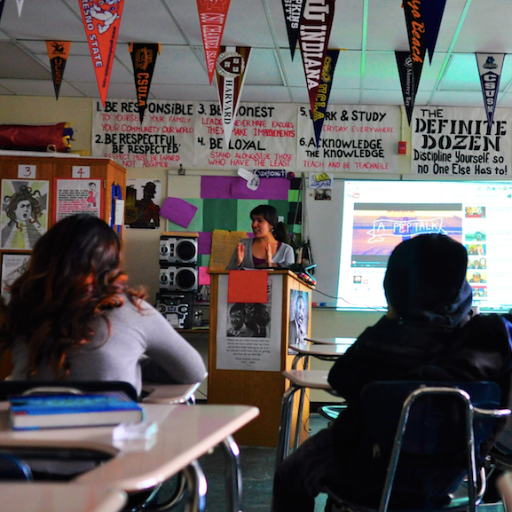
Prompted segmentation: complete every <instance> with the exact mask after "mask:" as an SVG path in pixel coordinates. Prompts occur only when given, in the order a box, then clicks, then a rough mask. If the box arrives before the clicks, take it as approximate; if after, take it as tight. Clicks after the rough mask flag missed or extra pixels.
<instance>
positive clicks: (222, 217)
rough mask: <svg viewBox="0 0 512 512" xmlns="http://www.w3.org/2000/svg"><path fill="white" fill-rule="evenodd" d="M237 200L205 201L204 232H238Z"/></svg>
mask: <svg viewBox="0 0 512 512" xmlns="http://www.w3.org/2000/svg"><path fill="white" fill-rule="evenodd" d="M237 215H238V212H237V200H236V199H203V229H202V230H203V231H213V230H214V229H225V230H227V231H236V230H237Z"/></svg>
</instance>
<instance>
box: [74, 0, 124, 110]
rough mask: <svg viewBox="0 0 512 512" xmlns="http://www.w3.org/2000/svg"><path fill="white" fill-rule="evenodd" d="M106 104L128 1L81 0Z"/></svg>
mask: <svg viewBox="0 0 512 512" xmlns="http://www.w3.org/2000/svg"><path fill="white" fill-rule="evenodd" d="M78 4H79V5H80V12H81V13H82V21H83V23H84V28H85V35H86V36H87V42H88V43H89V51H90V52H91V57H92V63H93V66H94V71H95V72H96V81H97V82H98V88H99V91H100V98H101V102H102V104H103V106H105V101H106V99H107V92H108V85H109V83H110V73H111V71H112V66H113V65H114V56H115V52H116V44H117V36H118V35H119V26H120V25H121V16H122V13H123V7H124V0H78Z"/></svg>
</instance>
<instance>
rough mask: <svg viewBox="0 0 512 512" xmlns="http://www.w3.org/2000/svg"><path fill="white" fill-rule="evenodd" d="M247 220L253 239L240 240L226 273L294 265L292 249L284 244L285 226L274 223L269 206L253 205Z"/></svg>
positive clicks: (277, 222)
mask: <svg viewBox="0 0 512 512" xmlns="http://www.w3.org/2000/svg"><path fill="white" fill-rule="evenodd" d="M251 220H252V232H253V233H254V238H244V239H242V240H240V242H239V243H238V245H237V246H236V249H235V250H234V252H233V255H232V256H231V259H230V261H229V264H228V266H227V267H226V270H237V269H242V268H268V267H288V266H289V265H292V264H293V263H295V256H294V254H293V249H292V247H291V246H290V245H288V243H287V240H288V233H287V230H286V226H285V225H284V223H283V222H279V221H278V217H277V210H276V209H275V208H274V207H273V206H270V205H268V204H260V205H259V206H256V208H254V210H252V212H251Z"/></svg>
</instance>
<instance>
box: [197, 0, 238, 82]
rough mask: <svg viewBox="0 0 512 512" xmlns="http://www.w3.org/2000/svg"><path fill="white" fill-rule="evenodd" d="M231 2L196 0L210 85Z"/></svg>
mask: <svg viewBox="0 0 512 512" xmlns="http://www.w3.org/2000/svg"><path fill="white" fill-rule="evenodd" d="M230 1H231V0H197V11H198V13H199V23H200V25H201V34H202V36H203V46H204V57H205V59H206V68H207V70H208V79H209V80H210V84H211V83H212V80H213V75H214V73H215V65H216V64H217V58H218V56H219V53H220V45H221V42H222V34H223V33H224V26H225V24H226V19H227V17H228V11H229V2H230Z"/></svg>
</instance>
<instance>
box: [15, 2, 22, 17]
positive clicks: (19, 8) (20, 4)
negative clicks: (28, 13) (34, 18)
mask: <svg viewBox="0 0 512 512" xmlns="http://www.w3.org/2000/svg"><path fill="white" fill-rule="evenodd" d="M16 6H17V7H18V18H21V10H22V9H23V0H16Z"/></svg>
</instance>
